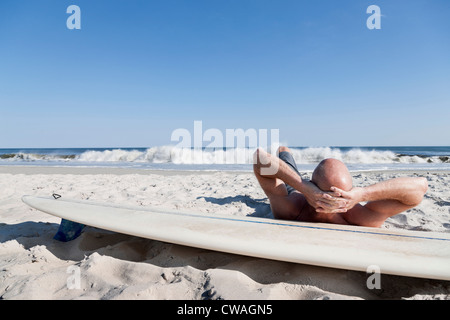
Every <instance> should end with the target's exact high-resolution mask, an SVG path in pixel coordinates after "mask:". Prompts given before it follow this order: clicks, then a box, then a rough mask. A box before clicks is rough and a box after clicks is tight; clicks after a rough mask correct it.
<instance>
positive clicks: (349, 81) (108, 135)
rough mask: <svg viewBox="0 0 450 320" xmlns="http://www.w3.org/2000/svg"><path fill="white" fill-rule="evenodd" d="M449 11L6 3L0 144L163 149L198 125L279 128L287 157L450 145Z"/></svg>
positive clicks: (387, 4)
mask: <svg viewBox="0 0 450 320" xmlns="http://www.w3.org/2000/svg"><path fill="white" fill-rule="evenodd" d="M70 5H77V6H78V7H79V8H80V10H81V14H80V17H81V20H80V26H81V29H69V28H68V27H67V20H68V18H70V17H71V13H67V8H68V7H69V6H70ZM370 5H377V6H378V7H379V8H380V11H381V17H380V21H381V23H380V26H381V29H369V28H368V27H367V23H366V22H367V20H368V19H369V18H370V17H371V13H367V12H366V11H367V8H368V7H369V6H370ZM449 13H450V1H448V0H415V1H405V0H395V1H392V0H391V1H381V0H371V1H365V0H346V1H333V0H315V1H312V0H308V1H306V0H305V1H300V0H183V1H181V0H147V1H138V0H126V1H125V0H121V1H116V0H108V1H106V0H95V1H92V0H39V1H36V0H21V1H17V0H2V1H0V148H63V147H151V146H158V145H167V144H173V142H171V134H172V132H173V131H174V130H176V129H179V128H185V129H187V130H189V131H190V132H193V128H194V121H202V125H203V129H204V130H206V129H209V128H216V129H219V130H220V131H221V132H223V133H224V134H225V130H226V129H237V128H242V129H244V130H247V129H256V130H258V129H268V130H270V129H279V133H280V141H281V142H282V143H283V144H287V145H290V146H396V145H420V146H426V145H450V130H449V128H450V19H449V18H448V17H449Z"/></svg>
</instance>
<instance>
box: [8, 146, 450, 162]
mask: <svg viewBox="0 0 450 320" xmlns="http://www.w3.org/2000/svg"><path fill="white" fill-rule="evenodd" d="M291 150H292V154H293V157H294V159H295V161H296V163H297V165H302V164H303V165H314V164H317V163H319V162H320V161H321V160H323V159H326V158H335V159H339V160H341V161H343V162H344V163H346V164H355V165H379V164H430V165H432V164H445V165H447V164H449V163H450V159H449V157H448V156H437V155H428V156H423V155H419V156H418V155H407V154H400V153H396V152H394V151H391V150H380V149H377V150H376V149H373V148H372V149H370V148H337V147H334V148H333V147H317V148H313V147H310V148H291ZM63 151H64V152H66V154H60V153H58V151H54V150H52V151H51V152H47V153H45V152H44V153H37V152H34V151H32V152H31V151H30V152H26V151H25V152H23V151H20V152H16V153H5V154H0V159H1V162H9V163H17V162H22V163H23V162H33V163H36V164H37V163H43V164H45V163H48V162H53V163H54V162H56V163H61V162H64V163H68V164H73V165H83V164H86V165H92V164H94V165H95V164H96V163H98V164H100V163H106V164H114V165H149V164H151V165H153V164H161V165H163V164H177V165H178V164H184V165H190V164H201V165H222V164H245V165H247V164H251V163H253V153H254V151H255V149H247V148H229V149H226V150H224V149H221V148H218V149H203V150H202V149H190V148H180V147H176V146H157V147H152V148H148V149H109V150H105V149H100V150H99V149H97V150H95V149H94V150H88V149H83V150H78V151H77V150H75V151H73V153H70V152H72V150H70V151H67V150H63ZM268 151H269V152H270V150H268ZM272 153H273V152H272Z"/></svg>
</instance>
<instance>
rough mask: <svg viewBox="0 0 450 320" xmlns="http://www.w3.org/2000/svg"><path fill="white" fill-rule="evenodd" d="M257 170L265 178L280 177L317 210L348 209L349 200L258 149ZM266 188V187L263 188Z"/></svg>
mask: <svg viewBox="0 0 450 320" xmlns="http://www.w3.org/2000/svg"><path fill="white" fill-rule="evenodd" d="M254 168H255V172H257V173H258V174H259V175H261V176H262V177H265V178H273V179H280V180H282V181H283V182H284V183H286V184H288V185H290V186H292V187H293V188H294V189H296V190H297V191H299V192H301V193H302V194H303V195H304V196H305V198H306V201H308V203H309V204H310V205H311V206H312V207H314V208H315V209H316V210H320V211H321V212H325V213H341V212H345V211H346V209H345V208H346V205H347V200H344V199H342V198H339V197H340V194H338V193H334V192H324V191H322V190H320V189H319V188H318V187H317V186H316V185H315V184H313V183H312V182H310V181H308V180H304V179H302V178H301V177H300V176H299V175H298V174H297V173H296V172H295V171H293V170H292V169H291V168H290V167H289V166H288V165H287V164H286V163H285V162H284V161H282V160H281V159H280V158H278V157H276V156H273V155H271V154H270V153H267V152H265V151H264V150H262V149H258V150H257V151H256V152H255V159H254ZM263 189H264V188H263Z"/></svg>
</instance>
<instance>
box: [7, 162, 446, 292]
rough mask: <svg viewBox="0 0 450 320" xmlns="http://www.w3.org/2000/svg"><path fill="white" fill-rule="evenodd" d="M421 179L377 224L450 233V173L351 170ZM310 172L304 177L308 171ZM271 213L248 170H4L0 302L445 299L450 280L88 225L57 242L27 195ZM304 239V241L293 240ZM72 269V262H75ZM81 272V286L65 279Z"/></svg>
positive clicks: (368, 176)
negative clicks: (206, 246) (375, 273)
mask: <svg viewBox="0 0 450 320" xmlns="http://www.w3.org/2000/svg"><path fill="white" fill-rule="evenodd" d="M407 175H418V176H425V177H427V179H428V182H429V190H428V192H427V194H426V195H425V198H424V200H423V202H422V204H420V205H419V206H418V207H416V208H414V209H412V210H410V211H408V212H405V213H403V214H399V215H397V216H395V217H393V218H391V219H389V220H388V221H387V222H386V223H385V225H384V226H383V228H391V229H409V230H421V231H424V232H426V231H435V232H446V233H448V232H450V193H449V191H448V190H449V187H450V172H446V171H436V172H429V171H423V172H417V173H412V172H393V171H386V172H354V173H353V177H354V185H360V186H365V185H369V184H371V183H375V182H378V181H380V180H383V179H388V178H393V177H398V176H407ZM305 177H308V175H305ZM52 193H57V194H60V195H62V196H63V197H67V198H73V199H89V200H95V201H103V202H109V203H121V204H128V205H140V206H160V207H164V208H171V209H189V210H196V211H199V212H211V213H220V214H228V215H241V216H246V215H251V216H256V217H269V218H270V217H272V214H271V211H270V207H269V203H268V200H267V199H266V197H265V194H264V193H263V191H262V190H261V188H260V187H259V185H258V184H257V181H256V179H255V178H254V176H253V174H252V173H250V172H206V171H201V172H194V171H184V172H182V171H168V170H167V171H151V170H137V169H136V170H135V169H114V168H76V167H73V168H70V167H60V168H55V167H54V168H51V167H33V166H1V167H0V298H1V299H188V300H190V299H193V300H201V299H261V300H263V299H450V282H446V281H438V280H428V279H418V278H409V277H401V276H390V275H382V278H381V281H382V283H381V289H373V290H370V289H368V288H367V286H366V280H367V274H365V273H363V272H356V271H347V270H338V269H330V268H323V267H316V266H309V265H301V264H294V263H286V262H278V261H271V260H264V259H258V258H251V257H245V256H238V255H233V254H227V253H221V252H214V251H208V250H203V249H197V248H190V247H183V246H179V245H173V244H169V243H163V242H159V241H154V240H149V239H142V238H137V237H132V236H128V235H123V234H118V233H114V232H109V231H105V230H100V229H96V228H92V227H87V228H86V229H85V230H84V232H83V233H82V234H81V236H80V237H79V238H77V239H76V240H73V241H70V242H66V243H63V242H59V241H56V240H54V239H53V235H54V234H55V233H56V231H57V229H58V225H59V222H60V219H59V218H56V217H53V216H50V215H47V214H45V213H42V212H40V211H37V210H34V209H31V208H30V207H28V206H26V205H25V204H24V203H22V201H21V197H22V196H23V195H25V194H27V195H40V196H50V195H51V194H52ZM299 244H301V239H299ZM74 266H75V267H76V268H73V267H74ZM73 270H78V271H79V275H80V283H79V286H78V287H75V288H72V287H70V286H68V278H69V277H70V276H72V272H73Z"/></svg>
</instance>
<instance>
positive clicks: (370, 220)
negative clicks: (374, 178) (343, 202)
mask: <svg viewBox="0 0 450 320" xmlns="http://www.w3.org/2000/svg"><path fill="white" fill-rule="evenodd" d="M427 189H428V182H427V179H426V178H410V177H402V178H395V179H390V180H386V181H382V182H379V183H376V184H373V185H371V186H368V187H362V188H353V189H352V190H350V191H344V190H341V189H339V188H336V187H332V190H334V191H335V192H336V193H338V194H340V195H341V196H342V197H343V198H344V199H347V200H348V205H347V207H346V209H347V211H348V214H347V215H346V216H345V219H346V220H347V221H349V222H350V223H355V224H359V225H368V226H373V224H375V225H381V224H382V223H383V222H384V221H385V220H386V219H387V218H389V217H392V216H394V215H396V214H398V213H400V212H403V211H406V210H408V209H411V208H413V207H415V206H417V205H419V204H420V203H421V202H422V199H423V196H424V195H425V193H426V191H427ZM359 202H367V204H366V205H364V206H363V209H361V206H359V207H358V210H351V209H352V208H354V207H356V206H358V203H359Z"/></svg>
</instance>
